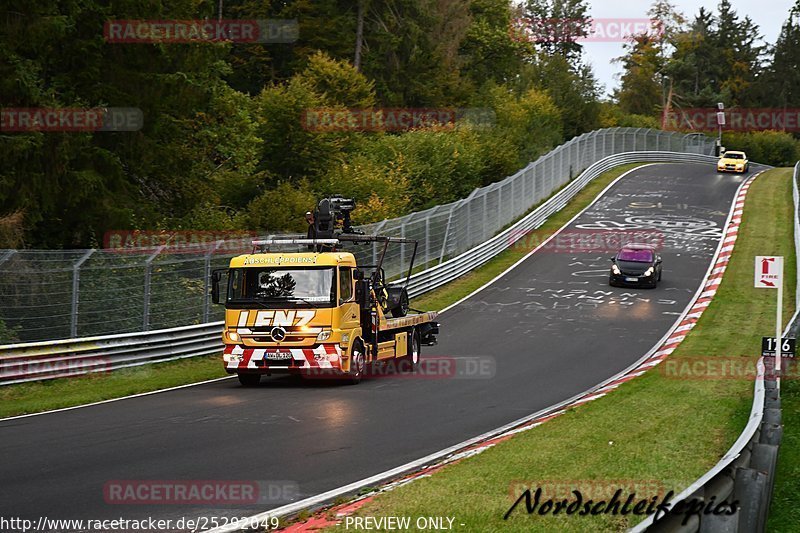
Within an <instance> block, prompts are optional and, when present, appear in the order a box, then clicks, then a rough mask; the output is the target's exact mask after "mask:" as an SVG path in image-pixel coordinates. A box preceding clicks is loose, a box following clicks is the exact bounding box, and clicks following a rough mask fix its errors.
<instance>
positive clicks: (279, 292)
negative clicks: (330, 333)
mask: <svg viewBox="0 0 800 533" xmlns="http://www.w3.org/2000/svg"><path fill="white" fill-rule="evenodd" d="M335 280H336V270H335V269H334V268H332V267H323V268H236V269H232V270H231V272H230V280H229V282H228V297H227V301H228V303H231V304H248V303H255V304H257V305H259V307H275V308H280V307H287V304H289V305H290V306H292V307H294V306H299V307H305V306H308V305H310V306H314V307H325V306H330V305H331V304H332V303H333V301H334V299H335V297H336V283H335Z"/></svg>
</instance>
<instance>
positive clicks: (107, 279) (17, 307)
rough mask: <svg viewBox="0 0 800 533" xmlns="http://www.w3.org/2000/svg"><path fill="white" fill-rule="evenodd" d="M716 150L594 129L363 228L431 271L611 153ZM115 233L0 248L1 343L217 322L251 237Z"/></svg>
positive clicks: (670, 135)
mask: <svg viewBox="0 0 800 533" xmlns="http://www.w3.org/2000/svg"><path fill="white" fill-rule="evenodd" d="M713 149H714V143H713V140H712V139H710V138H708V137H705V136H699V135H682V134H680V133H674V132H663V131H656V130H648V129H641V128H640V129H635V128H611V129H605V130H598V131H593V132H591V133H586V134H583V135H581V136H579V137H575V138H574V139H572V140H570V141H569V142H567V143H565V144H563V145H561V146H559V147H557V148H556V149H555V150H553V151H552V152H550V153H548V154H546V155H544V156H542V157H540V158H539V159H537V160H536V161H534V162H533V163H530V164H529V165H528V166H526V167H525V168H523V169H521V170H520V171H518V172H517V173H515V174H514V175H512V176H508V177H507V178H505V179H503V180H501V181H498V182H496V183H493V184H491V185H487V186H486V187H481V188H479V189H475V190H474V191H473V192H472V193H471V194H470V195H469V197H467V198H466V199H463V200H459V201H456V202H452V203H449V204H446V205H440V206H436V207H433V208H430V209H427V210H425V211H421V212H417V213H412V214H410V215H406V216H403V217H399V218H395V219H390V220H384V221H382V222H378V223H375V224H368V225H365V226H360V229H362V230H364V231H365V232H366V233H367V234H370V235H375V234H381V235H388V236H392V237H405V238H409V239H414V240H417V241H419V243H420V246H419V249H418V251H417V260H418V261H417V264H419V265H420V266H421V267H423V268H428V267H431V266H434V265H438V264H442V263H444V262H446V261H448V260H450V259H451V258H454V257H456V256H458V255H460V254H462V253H464V252H466V251H468V250H470V249H471V248H473V247H474V246H477V245H479V244H481V243H483V242H485V241H487V240H489V239H490V238H491V237H492V236H494V235H496V234H497V233H498V232H500V231H501V230H502V229H503V228H505V227H507V226H508V225H510V224H513V223H514V222H515V221H517V220H518V219H519V218H520V217H522V216H524V215H525V214H526V213H528V212H529V211H530V210H531V209H532V208H533V207H534V206H535V205H537V204H539V203H541V202H543V201H544V200H546V199H547V198H549V197H550V196H551V195H552V194H553V193H554V192H556V191H558V190H559V189H561V188H562V187H563V186H565V185H567V184H568V183H569V182H570V181H571V180H572V179H573V178H574V177H575V176H577V175H578V174H580V173H581V172H582V171H583V170H584V169H586V168H587V167H589V166H590V165H592V164H593V163H595V162H597V161H600V160H602V159H604V158H606V157H608V156H610V155H614V154H620V153H626V152H645V151H662V150H666V151H671V152H689V153H696V154H699V153H702V154H711V153H712V152H713ZM186 233H188V232H184V233H182V234H181V235H179V237H183V238H185V239H187V240H189V241H191V240H192V239H195V240H198V241H204V240H205V239H209V240H210V239H212V238H214V235H213V234H212V235H208V234H209V233H210V232H195V233H189V234H186ZM240 235H241V234H240ZM248 235H250V234H249V233H248ZM147 236H148V235H145V237H147ZM115 237H116V239H117V240H118V241H119V243H117V244H125V242H127V240H128V238H127V237H123V236H122V235H119V234H113V235H111V236H110V237H109V242H108V243H106V245H107V246H111V248H105V249H98V250H0V343H2V342H34V341H47V340H53V339H64V338H80V337H87V336H97V335H111V334H116V333H126V332H130V333H133V332H139V331H149V330H160V329H165V328H172V327H179V326H185V325H187V324H201V323H206V322H213V321H215V320H222V318H223V316H222V311H221V309H220V308H218V307H215V306H213V305H212V304H211V301H210V298H209V290H208V277H209V274H210V272H211V270H212V269H214V268H224V267H225V266H227V264H228V262H229V260H230V258H231V257H233V256H235V255H238V254H240V253H247V252H249V250H250V249H251V246H250V239H251V238H255V235H252V236H251V237H250V238H248V239H246V240H245V239H241V238H239V239H233V240H227V241H222V240H220V241H211V242H208V243H202V242H201V243H200V244H195V245H194V246H192V245H191V244H190V243H189V244H187V245H178V244H177V243H176V244H170V245H169V246H151V247H150V248H146V247H142V246H138V247H137V246H134V247H129V248H122V249H120V248H114V247H113V245H114V242H112V241H114V239H115ZM128 237H129V238H130V239H131V240H135V239H136V237H135V236H132V235H128ZM217 238H219V237H217ZM377 253H378V247H377V246H364V247H361V248H360V249H359V251H358V252H357V254H358V255H357V259H358V261H359V262H361V263H364V264H366V263H370V264H374V263H375V262H376V256H377ZM410 256H411V246H410V245H395V246H391V247H390V248H389V250H387V254H386V257H385V258H384V268H385V270H386V275H387V276H388V278H389V279H392V278H394V277H395V276H398V275H400V274H401V273H403V272H404V268H407V265H408V259H409V258H410ZM176 296H178V297H179V298H180V305H179V306H176V305H175V298H176Z"/></svg>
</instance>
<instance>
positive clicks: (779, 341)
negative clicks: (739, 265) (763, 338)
mask: <svg viewBox="0 0 800 533" xmlns="http://www.w3.org/2000/svg"><path fill="white" fill-rule="evenodd" d="M777 263H778V264H777V265H776V266H777V268H778V311H777V318H776V321H775V345H776V346H775V376H776V382H777V387H778V390H780V388H781V348H782V345H783V338H782V333H783V327H782V325H783V257H779V258H777Z"/></svg>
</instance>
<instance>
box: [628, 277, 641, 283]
mask: <svg viewBox="0 0 800 533" xmlns="http://www.w3.org/2000/svg"><path fill="white" fill-rule="evenodd" d="M625 281H631V282H633V283H636V282H637V281H639V278H625Z"/></svg>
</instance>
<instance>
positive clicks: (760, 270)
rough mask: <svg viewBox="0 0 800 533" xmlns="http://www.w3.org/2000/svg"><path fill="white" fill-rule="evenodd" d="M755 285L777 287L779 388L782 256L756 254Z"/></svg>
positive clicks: (781, 341)
mask: <svg viewBox="0 0 800 533" xmlns="http://www.w3.org/2000/svg"><path fill="white" fill-rule="evenodd" d="M755 287H756V288H757V289H777V290H778V298H777V300H778V301H777V310H776V313H775V377H776V382H777V386H778V389H779V390H780V388H781V378H780V375H781V355H782V354H781V351H782V347H783V338H782V336H781V333H782V331H783V328H782V323H783V256H762V255H759V256H756V264H755Z"/></svg>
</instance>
